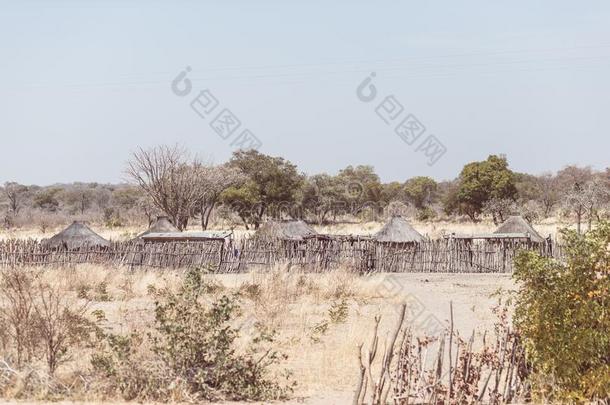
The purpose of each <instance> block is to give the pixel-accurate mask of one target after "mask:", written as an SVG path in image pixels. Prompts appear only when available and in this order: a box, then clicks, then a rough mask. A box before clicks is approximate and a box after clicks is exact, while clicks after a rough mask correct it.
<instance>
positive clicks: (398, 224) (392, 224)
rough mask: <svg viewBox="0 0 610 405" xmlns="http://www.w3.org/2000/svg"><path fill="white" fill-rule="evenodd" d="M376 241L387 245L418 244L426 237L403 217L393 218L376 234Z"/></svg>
mask: <svg viewBox="0 0 610 405" xmlns="http://www.w3.org/2000/svg"><path fill="white" fill-rule="evenodd" d="M375 240H376V241H377V242H386V243H417V242H422V241H423V240H424V237H423V236H422V235H421V234H420V233H419V232H417V231H416V230H415V229H414V228H413V227H412V226H411V224H409V222H407V220H406V219H404V218H403V217H401V216H393V217H392V218H391V219H390V220H389V221H388V222H387V223H386V224H385V225H384V226H383V228H381V230H380V231H379V232H377V233H376V234H375Z"/></svg>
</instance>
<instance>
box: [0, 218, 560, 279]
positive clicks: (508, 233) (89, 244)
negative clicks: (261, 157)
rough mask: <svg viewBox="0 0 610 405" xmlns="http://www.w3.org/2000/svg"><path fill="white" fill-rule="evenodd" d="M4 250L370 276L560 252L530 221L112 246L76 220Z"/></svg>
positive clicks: (71, 258)
mask: <svg viewBox="0 0 610 405" xmlns="http://www.w3.org/2000/svg"><path fill="white" fill-rule="evenodd" d="M2 246H3V247H2V249H0V250H1V251H0V265H9V264H70V263H89V262H95V263H118V264H121V265H129V266H143V267H159V268H164V267H176V268H179V267H189V266H207V267H211V268H214V269H216V270H215V271H219V272H235V271H246V269H248V268H251V266H272V265H275V264H277V263H290V265H296V266H301V267H303V268H312V269H316V270H318V271H320V270H327V269H330V268H337V267H339V266H347V267H348V268H353V269H356V270H357V271H362V272H372V271H382V272H386V271H398V272H418V271H424V272H471V271H476V272H508V271H512V260H513V258H514V256H515V254H516V252H517V251H518V250H520V249H524V248H525V249H535V250H539V251H541V252H543V253H549V254H553V253H554V251H553V249H554V248H553V245H552V243H550V240H549V239H545V238H543V237H542V236H540V234H539V233H538V232H536V230H535V229H534V228H533V227H532V226H531V225H530V224H529V223H527V221H525V220H524V219H523V218H521V217H518V216H514V217H510V218H508V219H507V221H506V222H505V223H503V224H502V225H501V226H500V227H498V229H496V230H495V232H492V233H488V234H476V235H456V234H449V235H445V237H443V238H440V239H436V240H431V239H430V238H428V237H427V236H424V235H422V234H421V233H419V232H418V231H417V230H416V229H415V228H414V227H413V226H412V225H411V224H410V223H409V222H408V221H407V220H406V219H405V218H403V217H401V216H394V217H392V218H390V219H389V220H388V221H387V223H386V224H385V225H384V226H383V227H382V228H381V229H380V230H379V232H377V233H375V234H374V235H328V234H319V233H318V232H316V230H315V229H314V228H312V227H311V226H309V225H308V224H307V223H305V222H304V221H300V220H298V221H278V220H271V221H268V222H266V223H264V224H262V226H261V227H260V229H258V230H257V231H256V232H255V234H254V235H252V236H251V237H247V238H238V239H234V238H233V233H232V231H204V232H180V231H179V230H178V229H177V228H176V227H174V225H173V224H172V223H171V221H170V220H169V219H168V218H167V217H163V216H162V217H158V218H157V220H156V221H155V222H154V223H153V224H151V225H150V227H149V229H147V230H146V231H144V232H142V233H140V234H139V235H138V236H136V237H135V238H134V239H132V240H130V241H124V242H116V241H115V242H111V241H108V240H106V239H104V238H103V237H101V236H100V235H98V234H97V233H95V232H94V231H93V230H92V229H91V228H89V227H88V226H87V225H86V224H85V223H83V222H74V223H72V224H71V225H70V226H68V227H67V228H66V229H64V230H63V231H61V232H60V233H58V234H57V235H55V236H53V237H52V238H50V239H48V240H44V241H42V243H40V244H37V243H30V242H28V243H25V242H19V241H14V242H10V243H4V244H3V245H2Z"/></svg>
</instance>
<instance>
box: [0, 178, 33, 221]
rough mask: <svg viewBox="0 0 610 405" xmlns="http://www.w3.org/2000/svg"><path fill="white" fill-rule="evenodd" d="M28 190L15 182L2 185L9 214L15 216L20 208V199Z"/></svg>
mask: <svg viewBox="0 0 610 405" xmlns="http://www.w3.org/2000/svg"><path fill="white" fill-rule="evenodd" d="M26 191H28V188H27V187H26V186H24V185H21V184H19V183H15V182H6V183H4V194H5V195H6V198H7V200H8V212H9V214H12V215H16V214H17V213H18V212H19V210H20V209H21V207H22V197H23V195H24V193H25V192H26Z"/></svg>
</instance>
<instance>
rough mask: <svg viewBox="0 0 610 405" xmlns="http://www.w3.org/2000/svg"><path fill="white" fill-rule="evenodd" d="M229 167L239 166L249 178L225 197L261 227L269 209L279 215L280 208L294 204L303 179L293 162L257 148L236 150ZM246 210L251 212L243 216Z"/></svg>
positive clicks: (255, 225) (229, 190) (273, 213)
mask: <svg viewBox="0 0 610 405" xmlns="http://www.w3.org/2000/svg"><path fill="white" fill-rule="evenodd" d="M229 167H233V168H236V169H239V170H240V172H241V173H243V174H244V175H245V176H246V177H247V179H248V181H246V182H244V184H243V185H242V186H241V187H236V188H235V187H231V188H229V189H227V191H228V192H229V193H228V194H229V195H230V198H228V199H225V200H226V201H228V202H229V201H230V203H231V204H233V205H236V206H237V205H238V206H240V207H241V208H240V210H241V214H240V216H241V217H242V219H244V218H249V219H250V220H251V221H252V223H253V225H254V228H255V229H258V227H259V226H260V224H261V222H262V219H263V216H264V215H266V214H267V213H268V212H269V213H271V214H272V216H274V217H279V216H281V212H280V210H279V208H281V207H284V206H286V205H288V206H294V204H295V202H296V196H297V194H298V192H299V189H300V188H301V187H302V184H303V179H304V176H303V175H301V174H300V173H298V172H297V169H296V166H295V165H294V164H292V163H290V162H289V161H287V160H284V159H283V158H280V157H272V156H267V155H264V154H262V153H260V152H258V151H256V150H247V151H244V150H240V151H237V152H235V153H234V154H233V157H232V158H231V160H230V161H229ZM244 210H249V211H250V214H249V215H246V216H243V214H244V212H245V211H244Z"/></svg>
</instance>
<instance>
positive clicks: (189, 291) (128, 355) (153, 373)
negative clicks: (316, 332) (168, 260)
mask: <svg viewBox="0 0 610 405" xmlns="http://www.w3.org/2000/svg"><path fill="white" fill-rule="evenodd" d="M215 289H217V287H216V286H214V285H211V286H209V285H207V284H206V283H205V282H204V279H203V277H201V275H198V274H195V272H189V273H188V274H187V275H186V277H185V281H184V283H183V285H182V286H181V288H180V290H179V291H178V292H177V293H174V292H170V291H161V292H157V293H156V294H155V296H156V297H157V301H156V302H155V324H154V328H153V329H152V330H151V331H150V332H149V333H147V334H146V336H142V335H137V334H133V335H131V336H128V337H119V336H116V335H111V334H109V335H107V336H106V337H105V345H104V349H103V350H102V351H100V352H99V353H98V354H97V355H96V356H95V357H94V359H93V360H94V361H93V366H94V369H95V370H96V371H97V372H99V373H100V374H101V375H102V376H104V377H105V378H108V379H109V380H110V384H108V386H109V387H114V388H115V389H117V391H118V392H119V393H121V394H123V396H124V397H125V399H128V400H131V399H136V398H139V399H155V400H164V399H167V398H169V397H172V398H177V399H181V400H189V401H190V400H196V401H200V400H219V399H230V400H273V399H280V398H284V397H286V396H287V395H288V394H290V393H291V391H292V387H293V385H292V384H291V383H290V381H289V379H290V375H289V373H287V372H281V373H280V374H281V377H282V379H284V378H285V382H283V383H282V382H280V381H279V379H277V378H274V377H278V376H277V375H272V373H271V369H272V368H275V366H277V365H278V364H279V363H280V362H281V361H282V360H283V359H284V358H285V357H284V356H282V355H281V354H279V353H278V352H277V351H276V350H274V349H273V344H274V334H273V333H268V332H267V331H264V330H261V328H260V326H256V327H254V328H253V334H254V336H253V338H252V339H251V341H250V342H249V345H248V347H247V348H246V349H245V350H241V351H238V350H237V340H238V339H239V337H240V329H239V328H236V327H234V326H233V324H234V323H235V321H236V320H237V319H238V318H240V315H241V313H240V305H239V300H238V297H237V296H236V295H231V296H227V295H223V296H222V297H220V298H219V299H217V300H213V301H212V300H207V299H206V296H205V295H204V294H206V292H208V291H210V290H215ZM144 343H147V344H148V345H146V344H144ZM141 346H144V347H146V346H148V350H149V353H147V354H142V353H141V352H142V350H143V349H141V348H140V347H141ZM143 358H145V359H146V361H142V359H143ZM146 363H147V364H149V366H150V369H149V370H146V369H145V367H146V366H145V364H146ZM143 368H144V369H143Z"/></svg>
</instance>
